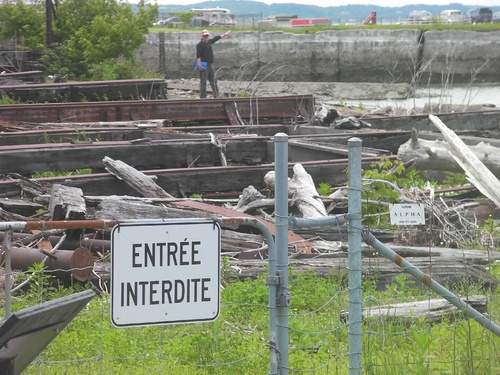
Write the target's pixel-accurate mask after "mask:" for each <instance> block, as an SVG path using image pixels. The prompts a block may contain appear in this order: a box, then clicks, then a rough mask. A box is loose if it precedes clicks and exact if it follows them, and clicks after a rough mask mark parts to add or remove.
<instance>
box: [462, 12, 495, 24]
mask: <svg viewBox="0 0 500 375" xmlns="http://www.w3.org/2000/svg"><path fill="white" fill-rule="evenodd" d="M467 14H468V19H469V21H470V23H472V24H474V25H475V24H477V23H485V22H491V19H492V16H493V12H492V11H491V8H477V9H471V10H469V11H468V12H467Z"/></svg>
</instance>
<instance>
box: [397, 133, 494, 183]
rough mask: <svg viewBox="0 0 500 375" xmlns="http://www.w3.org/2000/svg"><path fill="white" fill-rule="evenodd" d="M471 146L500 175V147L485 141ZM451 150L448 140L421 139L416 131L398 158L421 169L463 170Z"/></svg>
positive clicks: (478, 156) (481, 159)
mask: <svg viewBox="0 0 500 375" xmlns="http://www.w3.org/2000/svg"><path fill="white" fill-rule="evenodd" d="M469 148H470V151H471V152H472V153H473V154H474V155H476V156H477V158H478V159H479V160H480V161H481V162H482V163H483V164H484V165H485V166H486V167H487V168H488V169H489V170H490V171H491V172H492V173H493V174H494V175H495V176H497V177H499V176H500V148H498V147H493V146H491V145H490V144H488V143H485V142H480V143H478V144H477V145H473V146H469ZM450 151H451V148H450V145H449V143H448V142H446V141H442V140H439V139H437V140H434V141H429V140H425V139H421V138H419V137H418V136H417V133H416V132H415V131H414V132H413V133H412V138H411V140H409V141H408V142H406V143H404V144H402V145H401V146H400V147H399V150H398V158H399V159H400V160H401V161H403V162H405V163H406V162H410V161H413V163H412V167H413V168H417V169H421V170H435V171H450V172H463V169H462V167H461V166H460V165H459V163H457V162H456V160H455V158H454V157H453V156H452V155H451V154H450Z"/></svg>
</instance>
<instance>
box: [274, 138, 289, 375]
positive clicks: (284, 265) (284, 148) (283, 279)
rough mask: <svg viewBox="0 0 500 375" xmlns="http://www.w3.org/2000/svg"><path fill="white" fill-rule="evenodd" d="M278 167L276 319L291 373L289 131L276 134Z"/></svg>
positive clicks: (283, 363) (284, 369)
mask: <svg viewBox="0 0 500 375" xmlns="http://www.w3.org/2000/svg"><path fill="white" fill-rule="evenodd" d="M274 142H275V148H274V170H275V175H274V178H275V189H274V192H275V193H274V199H275V224H274V225H275V228H276V232H275V236H276V253H277V272H278V277H279V288H278V296H277V303H276V305H277V307H276V320H277V332H278V341H277V344H278V350H279V356H280V358H279V359H280V360H279V374H288V370H289V367H288V306H289V305H290V293H289V291H288V135H287V134H285V133H278V134H276V135H275V136H274Z"/></svg>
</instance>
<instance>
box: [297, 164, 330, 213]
mask: <svg viewBox="0 0 500 375" xmlns="http://www.w3.org/2000/svg"><path fill="white" fill-rule="evenodd" d="M288 192H289V194H290V195H291V196H292V201H293V203H294V204H295V205H296V206H297V207H298V208H299V210H300V212H301V214H302V217H305V218H313V217H323V216H326V209H325V205H324V204H323V202H322V201H321V199H319V198H318V192H317V191H316V187H315V185H314V181H313V179H312V177H311V175H310V174H308V173H307V172H306V170H305V169H304V167H303V166H302V164H295V165H294V167H293V177H292V178H291V179H290V181H288Z"/></svg>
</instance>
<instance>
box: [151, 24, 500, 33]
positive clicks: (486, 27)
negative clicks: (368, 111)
mask: <svg viewBox="0 0 500 375" xmlns="http://www.w3.org/2000/svg"><path fill="white" fill-rule="evenodd" d="M359 29H363V30H366V29H368V30H394V29H416V30H464V31H498V30H500V23H481V24H477V25H473V24H470V23H467V24H453V25H448V24H440V23H436V24H431V25H408V24H399V25H398V24H392V25H365V26H363V25H336V26H314V27H296V28H292V27H280V28H272V29H267V28H266V29H259V28H257V27H254V28H251V27H246V28H238V27H234V28H233V29H232V30H233V31H234V32H238V31H249V30H250V31H263V32H268V31H282V32H287V33H293V34H305V33H306V32H307V33H312V34H313V33H316V32H319V31H328V30H359ZM211 30H212V33H213V34H214V35H217V34H220V33H223V32H225V31H226V30H227V29H224V28H214V29H211ZM162 31H163V32H166V33H171V32H199V31H200V29H199V28H198V29H196V28H193V27H187V26H186V27H183V28H172V27H161V26H153V27H151V28H150V29H149V32H151V33H157V32H162Z"/></svg>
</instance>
